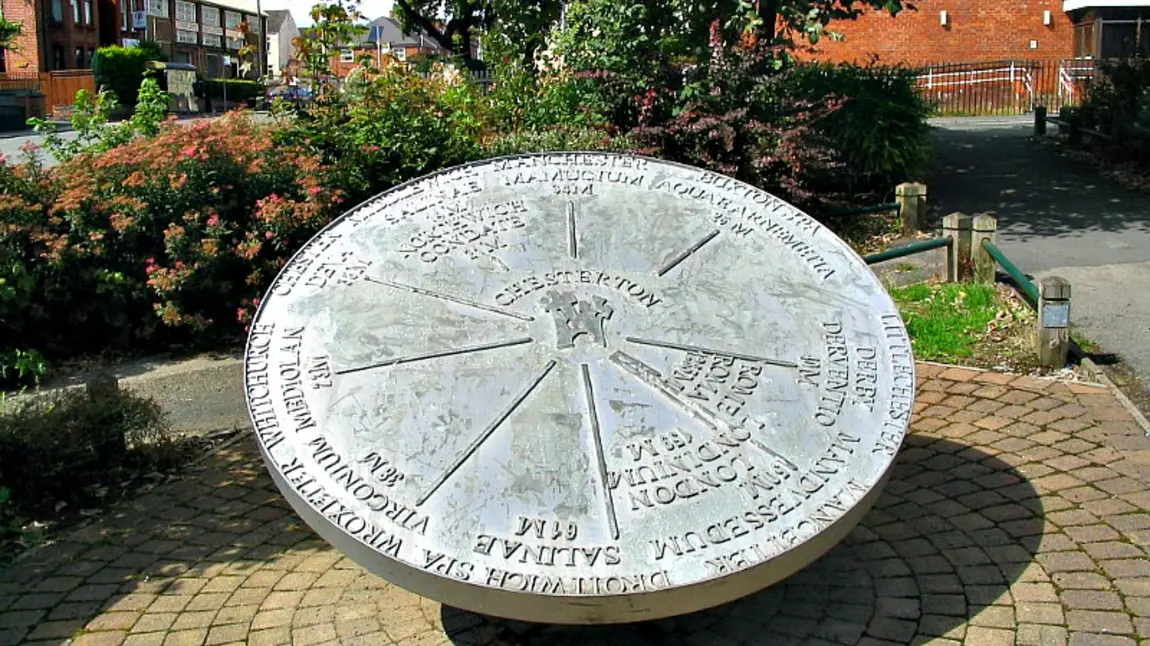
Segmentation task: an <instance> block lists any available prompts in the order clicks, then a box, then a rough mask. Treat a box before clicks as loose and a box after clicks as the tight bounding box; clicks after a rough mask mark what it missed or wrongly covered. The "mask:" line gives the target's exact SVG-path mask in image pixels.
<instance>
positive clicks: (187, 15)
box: [176, 0, 198, 22]
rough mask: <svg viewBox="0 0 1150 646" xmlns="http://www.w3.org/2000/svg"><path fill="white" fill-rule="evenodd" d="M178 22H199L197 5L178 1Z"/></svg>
mask: <svg viewBox="0 0 1150 646" xmlns="http://www.w3.org/2000/svg"><path fill="white" fill-rule="evenodd" d="M176 20H179V21H181V22H198V21H197V20H196V3H194V2H187V1H186V0H176Z"/></svg>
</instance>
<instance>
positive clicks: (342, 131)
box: [277, 65, 490, 202]
mask: <svg viewBox="0 0 1150 646" xmlns="http://www.w3.org/2000/svg"><path fill="white" fill-rule="evenodd" d="M353 91H354V100H350V101H344V102H334V103H333V102H330V101H325V102H321V103H319V104H318V105H317V106H315V107H313V108H312V109H310V110H308V111H307V112H305V113H302V114H300V115H298V116H297V118H296V119H293V120H291V121H290V122H289V124H288V125H287V126H286V127H285V128H283V129H281V130H279V131H277V136H278V140H279V141H280V142H282V143H284V144H286V145H305V146H307V147H308V148H309V149H310V150H312V151H315V152H316V153H317V154H319V155H320V156H321V157H322V159H323V160H324V161H325V162H326V163H328V164H330V165H331V166H333V167H334V169H335V173H336V174H337V175H339V177H340V179H339V180H338V182H339V185H340V186H341V187H347V188H348V190H349V191H350V193H349V194H348V195H347V196H346V197H347V198H348V199H349V200H350V201H352V202H358V201H360V200H362V199H365V198H366V197H368V196H370V195H374V194H376V193H378V192H380V191H383V190H386V189H388V188H391V187H392V186H395V185H397V184H400V183H402V182H405V181H408V180H410V179H412V178H414V177H418V176H420V175H424V174H426V173H430V172H432V171H435V170H438V169H440V168H444V167H446V166H452V165H456V164H461V163H464V162H468V161H472V160H475V159H478V158H479V157H480V156H481V154H480V146H479V142H480V139H481V137H482V134H483V133H484V132H485V131H487V130H488V129H489V128H490V125H489V123H488V120H487V119H488V111H487V108H486V105H485V102H484V100H483V96H482V95H481V94H480V93H479V91H478V89H477V88H476V87H475V85H474V84H473V83H472V82H471V80H470V78H469V77H468V76H467V75H466V74H458V73H457V74H449V73H447V72H445V71H444V70H442V69H439V70H438V71H437V72H436V73H433V74H431V75H429V77H428V78H422V77H421V76H419V75H418V74H413V73H412V72H410V71H408V70H406V69H405V68H404V67H403V66H401V65H387V66H385V67H384V69H383V70H380V71H377V72H376V73H374V75H370V76H366V77H365V78H363V80H362V82H360V83H359V84H357V86H356V87H355V88H353Z"/></svg>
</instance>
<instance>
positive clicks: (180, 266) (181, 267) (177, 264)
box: [176, 260, 184, 269]
mask: <svg viewBox="0 0 1150 646" xmlns="http://www.w3.org/2000/svg"><path fill="white" fill-rule="evenodd" d="M183 268H184V263H182V262H180V261H179V260H177V261H176V269H183Z"/></svg>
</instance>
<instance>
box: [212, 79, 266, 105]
mask: <svg viewBox="0 0 1150 646" xmlns="http://www.w3.org/2000/svg"><path fill="white" fill-rule="evenodd" d="M225 86H226V87H227V96H228V101H235V102H237V103H242V102H244V101H251V100H253V99H262V98H263V96H264V86H263V84H262V83H260V82H259V81H252V80H249V79H208V80H206V81H203V82H202V86H201V87H202V91H203V96H206V97H207V98H209V99H223V98H224V87H225Z"/></svg>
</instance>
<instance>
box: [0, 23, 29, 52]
mask: <svg viewBox="0 0 1150 646" xmlns="http://www.w3.org/2000/svg"><path fill="white" fill-rule="evenodd" d="M23 31H24V25H23V24H22V23H18V22H8V21H7V20H4V19H3V18H0V52H6V51H16V39H17V38H18V37H19V36H20V34H21V33H22V32H23Z"/></svg>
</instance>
